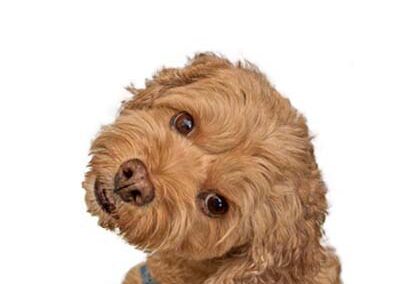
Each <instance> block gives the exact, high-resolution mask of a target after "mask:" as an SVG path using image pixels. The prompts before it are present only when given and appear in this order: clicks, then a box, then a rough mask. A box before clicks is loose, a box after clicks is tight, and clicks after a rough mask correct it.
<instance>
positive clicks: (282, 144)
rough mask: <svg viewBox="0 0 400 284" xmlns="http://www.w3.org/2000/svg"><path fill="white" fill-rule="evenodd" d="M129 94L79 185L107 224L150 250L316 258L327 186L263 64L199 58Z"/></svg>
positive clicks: (272, 259)
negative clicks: (265, 73)
mask: <svg viewBox="0 0 400 284" xmlns="http://www.w3.org/2000/svg"><path fill="white" fill-rule="evenodd" d="M131 91H132V92H133V93H134V96H133V98H132V99H131V100H129V101H126V102H124V103H123V105H122V109H121V112H120V114H119V116H118V117H117V119H116V120H115V122H114V123H113V124H111V125H109V126H106V127H104V128H103V129H102V130H101V132H100V134H99V135H98V136H97V138H96V139H95V140H94V142H93V145H92V148H91V155H92V159H91V162H90V170H89V172H88V173H87V174H86V180H85V182H84V187H85V189H86V191H87V194H86V201H87V205H88V207H89V211H90V212H91V213H92V214H94V215H97V216H99V220H100V224H101V225H102V226H104V227H107V228H110V229H114V228H119V229H120V234H121V235H122V236H123V237H124V238H125V239H126V240H127V241H128V242H129V243H131V244H134V245H135V246H137V247H139V248H140V249H143V250H146V251H150V252H165V253H169V254H176V255H179V256H181V257H186V258H188V259H189V258H190V259H197V260H203V259H213V258H219V257H225V256H226V255H228V254H235V253H237V254H241V255H243V256H244V257H246V258H248V261H249V263H252V265H253V266H254V267H253V268H254V269H255V268H256V267H257V268H260V267H267V266H274V267H280V266H285V265H286V266H289V265H292V264H293V263H295V262H296V263H301V265H300V266H299V267H303V266H304V267H305V266H307V263H308V262H309V261H311V258H313V257H315V256H316V255H318V254H319V251H320V245H319V240H320V237H321V225H322V223H323V221H324V217H325V210H326V202H325V197H324V195H325V187H324V185H323V183H322V181H321V178H320V174H319V170H318V167H317V164H316V162H315V159H314V154H313V148H312V145H311V142H310V137H309V133H308V129H307V127H306V123H305V119H304V118H303V116H302V115H301V114H299V113H298V112H297V111H296V110H295V109H294V108H293V107H292V106H291V105H290V103H289V101H288V100H287V99H285V98H283V97H282V96H280V95H279V94H278V93H277V92H276V90H275V89H274V88H273V87H272V86H271V85H270V84H269V82H268V81H267V79H266V78H265V76H264V75H263V74H261V73H260V72H259V71H258V69H257V68H256V67H254V66H253V65H251V64H249V63H238V64H232V63H230V62H229V61H228V60H226V59H224V58H221V57H218V56H216V55H213V54H199V55H197V56H195V57H194V58H193V59H191V60H190V61H189V63H188V64H187V65H186V66H185V67H184V68H182V69H174V68H165V69H162V70H161V71H160V72H158V73H157V74H156V75H155V76H154V78H153V79H152V80H151V81H148V82H147V84H146V88H145V89H140V90H137V89H131ZM298 269H299V270H301V268H298ZM298 273H301V271H298Z"/></svg>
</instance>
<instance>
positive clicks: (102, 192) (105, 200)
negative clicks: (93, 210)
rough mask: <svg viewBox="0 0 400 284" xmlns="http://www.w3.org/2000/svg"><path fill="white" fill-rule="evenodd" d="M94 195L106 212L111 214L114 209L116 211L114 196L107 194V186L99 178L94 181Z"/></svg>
mask: <svg viewBox="0 0 400 284" xmlns="http://www.w3.org/2000/svg"><path fill="white" fill-rule="evenodd" d="M94 195H95V197H96V201H97V203H98V204H99V205H100V207H101V209H103V211H104V212H106V213H108V214H111V213H112V212H113V211H115V209H116V207H115V204H114V202H113V199H112V197H109V196H107V189H106V187H105V186H104V184H103V183H101V182H100V181H99V180H98V179H97V180H96V181H95V183H94Z"/></svg>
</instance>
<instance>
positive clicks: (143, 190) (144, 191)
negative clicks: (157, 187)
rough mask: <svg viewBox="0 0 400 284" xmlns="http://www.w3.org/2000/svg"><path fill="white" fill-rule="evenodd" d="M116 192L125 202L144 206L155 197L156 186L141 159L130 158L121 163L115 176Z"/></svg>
mask: <svg viewBox="0 0 400 284" xmlns="http://www.w3.org/2000/svg"><path fill="white" fill-rule="evenodd" d="M114 186H115V188H114V193H115V194H117V195H118V196H119V197H120V198H121V199H122V200H123V201H124V202H127V203H131V204H133V205H136V206H143V205H146V204H148V203H150V202H151V201H152V200H153V199H154V186H153V184H152V183H151V181H150V179H149V176H148V173H147V168H146V166H145V165H144V163H143V162H142V161H141V160H139V159H132V160H128V161H126V162H124V163H122V164H121V166H120V167H119V170H118V172H117V174H116V175H115V178H114Z"/></svg>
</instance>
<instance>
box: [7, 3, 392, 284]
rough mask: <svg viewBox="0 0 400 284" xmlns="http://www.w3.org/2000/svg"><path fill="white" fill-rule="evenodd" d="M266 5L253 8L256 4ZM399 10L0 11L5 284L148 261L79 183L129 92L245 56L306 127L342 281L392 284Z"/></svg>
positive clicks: (107, 278)
mask: <svg viewBox="0 0 400 284" xmlns="http://www.w3.org/2000/svg"><path fill="white" fill-rule="evenodd" d="M261 3H263V4H261ZM399 14H400V9H399V6H398V5H397V4H396V1H392V2H388V1H374V2H371V1H359V2H355V1H330V2H328V1H293V2H288V1H274V2H273V3H271V2H266V1H258V2H255V1H250V0H247V1H242V2H236V1H204V0H202V1H196V2H194V1H181V2H178V1H171V0H168V1H158V2H155V1H140V2H139V1H136V2H135V1H100V0H97V1H82V0H81V1H72V0H70V1H17V0H12V1H11V0H10V1H4V0H2V1H1V2H0V126H1V128H0V190H1V194H0V218H1V219H0V221H1V222H0V230H1V233H0V262H1V263H0V271H1V272H0V283H119V282H120V280H121V279H122V277H123V275H124V273H125V272H126V271H127V270H128V269H129V268H130V267H131V266H132V265H134V264H135V263H137V262H138V261H140V260H142V259H144V255H143V254H142V253H140V252H138V251H135V250H134V248H132V247H130V246H128V245H127V244H125V243H124V242H123V241H122V240H120V239H119V238H118V237H117V236H114V234H112V233H110V232H107V231H105V230H103V229H101V228H100V227H98V226H97V225H96V221H97V220H96V218H93V217H91V216H90V215H89V214H87V213H86V212H85V210H86V208H85V205H84V201H83V196H84V192H83V189H81V181H82V180H83V174H84V172H85V165H86V164H87V162H88V157H87V152H88V148H89V145H90V141H91V139H92V138H93V136H94V135H95V134H96V132H97V130H98V129H99V127H100V125H102V124H105V123H109V122H111V121H112V119H113V117H114V115H115V113H116V111H117V109H118V106H119V102H120V101H121V100H122V99H123V98H125V97H127V95H128V94H127V93H126V92H125V91H124V86H126V85H128V84H129V83H130V82H133V83H135V84H136V85H138V86H143V83H144V79H145V78H149V77H150V76H151V75H152V73H153V72H154V71H155V70H156V69H158V68H160V67H161V66H162V65H167V66H181V65H182V64H184V62H185V61H186V56H191V55H193V53H194V52H196V51H207V50H210V51H215V52H220V53H222V54H225V55H226V56H228V57H229V58H230V59H232V60H236V59H242V58H247V59H249V60H250V61H252V62H254V63H256V64H258V65H259V66H260V68H261V69H262V70H263V71H265V72H266V73H267V74H268V76H269V78H270V79H271V81H272V82H273V84H274V85H275V86H276V87H277V89H278V90H279V91H281V93H282V94H284V95H285V96H288V97H289V98H290V99H291V100H292V102H293V104H294V105H295V106H296V107H297V108H298V109H300V110H301V111H302V112H303V113H305V115H306V116H307V117H308V120H309V125H310V128H311V129H312V132H313V133H314V134H315V135H316V139H315V145H316V154H317V158H318V162H319V165H320V167H321V169H322V171H323V174H324V177H325V180H326V182H327V184H328V186H329V190H330V192H329V195H328V198H329V202H330V205H331V209H330V215H329V217H328V219H327V222H326V226H325V228H326V233H327V236H328V239H329V242H330V243H331V244H333V245H334V246H335V247H336V248H337V251H338V253H339V255H340V257H341V260H342V264H343V280H344V283H355V284H359V283H400V277H399V272H398V269H399V265H400V263H399V258H400V257H399V255H400V245H399V240H400V232H399V224H400V221H399V219H400V214H399V207H400V193H399V192H400V186H399V179H398V178H399V170H400V167H399V161H400V151H399V146H400V137H399V131H400V127H399V124H400V114H399V113H400V110H399V107H400V103H399V96H400V78H399V77H400V76H399V75H400V55H399V54H400V31H399V30H400V16H399Z"/></svg>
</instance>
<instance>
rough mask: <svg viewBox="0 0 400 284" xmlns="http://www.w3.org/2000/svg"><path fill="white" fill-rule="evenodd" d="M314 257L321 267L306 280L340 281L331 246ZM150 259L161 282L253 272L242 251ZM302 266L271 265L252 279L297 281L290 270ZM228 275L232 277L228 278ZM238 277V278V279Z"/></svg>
mask: <svg viewBox="0 0 400 284" xmlns="http://www.w3.org/2000/svg"><path fill="white" fill-rule="evenodd" d="M314 261H315V266H316V267H319V269H318V270H317V271H314V273H312V274H313V275H304V276H305V278H304V281H305V282H307V283H339V282H336V281H339V280H338V278H336V277H338V275H339V270H340V267H339V264H338V261H337V259H336V257H335V256H334V254H333V253H332V252H331V251H330V250H329V249H327V250H324V252H323V253H322V254H321V257H320V258H318V259H314ZM147 263H148V266H149V268H150V271H151V273H152V275H153V277H154V278H155V279H157V280H158V282H159V283H175V284H181V283H193V284H200V283H247V282H248V281H247V280H246V279H244V280H242V281H240V280H238V278H236V277H235V278H231V277H233V275H236V276H238V277H240V276H242V275H241V274H246V273H244V272H243V270H244V269H246V270H247V271H246V272H249V270H250V269H251V265H250V266H249V267H247V268H246V266H245V264H246V256H245V255H241V254H240V253H239V254H231V253H228V254H227V255H225V256H223V257H221V258H217V259H209V260H193V259H192V260H190V259H186V258H183V257H180V256H176V255H173V254H171V253H165V254H164V253H154V254H152V255H150V256H149V257H148V261H147ZM247 264H248V263H247ZM253 269H254V268H253ZM298 269H299V267H296V264H294V265H292V266H291V267H285V268H284V269H279V268H276V267H274V268H271V267H269V268H268V267H267V268H265V270H263V271H259V272H257V271H254V276H253V277H254V278H252V279H251V281H254V279H255V278H257V279H259V280H261V279H262V280H264V281H265V280H267V281H275V282H276V281H277V279H281V280H279V281H280V282H279V281H278V282H276V283H296V281H295V282H293V278H292V277H291V276H290V273H291V270H292V272H293V273H295V271H296V270H298ZM240 271H242V272H240ZM297 272H298V271H297ZM226 277H228V278H229V279H226ZM310 277H312V279H315V281H314V280H311V281H310V279H311V278H310ZM320 277H323V278H324V279H325V277H329V278H330V279H332V280H331V281H327V282H324V281H322V282H320V281H319V280H318V278H320ZM234 279H235V280H237V281H238V282H236V281H235V280H234ZM284 279H286V280H284ZM321 279H322V278H321ZM335 279H337V280H335ZM306 280H307V281H306ZM246 281H247V282H246ZM282 281H283V282H282ZM275 282H274V283H275ZM305 282H303V283H305Z"/></svg>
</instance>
